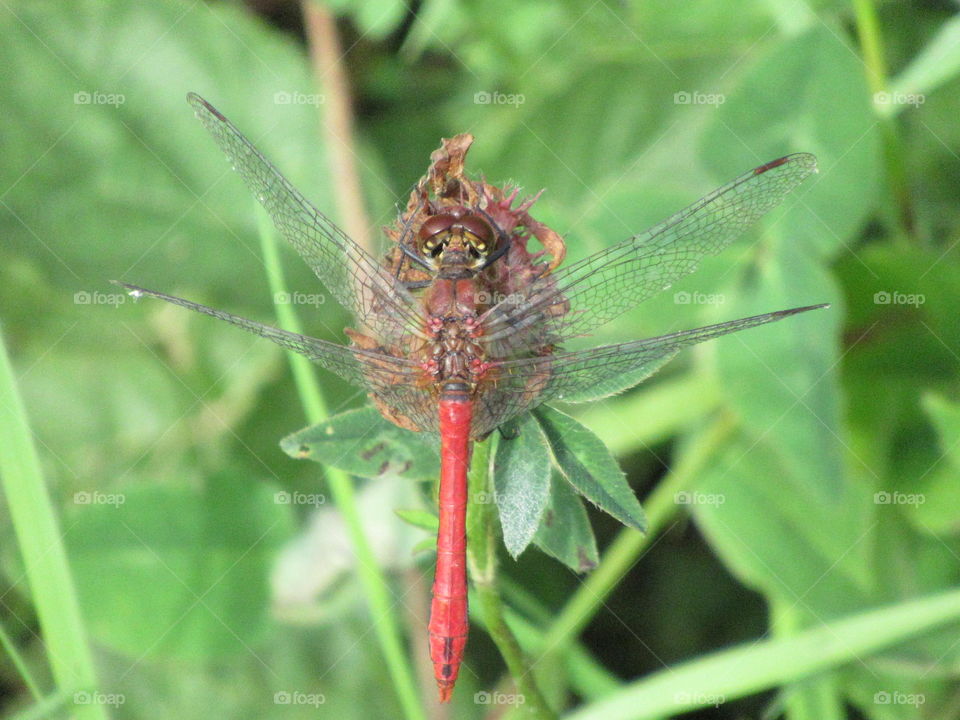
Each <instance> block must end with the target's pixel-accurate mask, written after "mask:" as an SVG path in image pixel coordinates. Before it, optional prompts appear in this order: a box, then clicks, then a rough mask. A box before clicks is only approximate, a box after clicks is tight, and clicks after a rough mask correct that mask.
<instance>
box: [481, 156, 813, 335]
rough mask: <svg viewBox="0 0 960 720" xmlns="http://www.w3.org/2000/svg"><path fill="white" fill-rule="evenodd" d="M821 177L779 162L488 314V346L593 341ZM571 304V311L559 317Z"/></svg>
mask: <svg viewBox="0 0 960 720" xmlns="http://www.w3.org/2000/svg"><path fill="white" fill-rule="evenodd" d="M816 171H817V160H816V158H815V157H814V156H813V155H810V154H807V153H798V154H795V155H787V156H786V157H782V158H779V159H777V160H773V161H771V162H768V163H766V164H765V165H761V166H760V167H757V168H754V169H753V170H751V171H749V172H747V173H744V174H743V175H741V176H740V177H738V178H736V179H735V180H733V181H731V182H729V183H727V184H726V185H724V186H723V187H721V188H718V189H717V190H714V191H713V192H712V193H710V194H709V195H707V196H706V197H704V198H702V199H700V200H699V201H697V202H696V203H694V204H693V205H691V206H690V207H688V208H686V209H685V210H681V211H680V212H678V213H677V214H676V215H674V216H672V217H671V218H669V219H667V220H665V221H664V222H662V223H660V224H659V225H656V226H654V227H652V228H650V229H649V230H647V231H646V232H643V233H641V234H639V235H635V236H634V237H631V238H629V239H627V240H625V241H623V242H621V243H619V244H617V245H614V246H612V247H610V248H607V249H605V250H601V251H600V252H597V253H595V254H593V255H591V256H590V257H587V258H584V259H583V260H581V261H579V262H577V263H574V264H572V265H569V266H567V267H566V268H561V269H560V270H558V271H557V272H555V273H552V274H551V275H547V276H545V277H543V278H540V279H538V280H535V281H534V282H533V283H531V285H530V288H529V290H528V292H527V295H526V297H525V298H524V300H523V301H521V302H517V301H516V298H512V299H511V300H512V301H511V302H510V303H502V304H500V305H497V306H496V307H494V308H493V309H492V310H491V311H490V312H489V313H488V315H487V317H486V319H485V321H484V328H485V333H486V337H487V340H488V341H489V342H492V343H499V345H498V346H497V347H500V348H504V350H507V351H509V350H510V349H519V348H522V347H524V346H537V345H547V344H555V343H558V342H561V341H562V340H564V339H566V338H571V337H576V336H581V335H586V334H589V333H590V332H591V331H592V330H594V329H595V328H597V327H599V326H600V325H602V324H604V323H605V322H607V321H609V320H611V319H613V318H615V317H617V316H618V315H620V314H621V313H623V312H625V311H627V310H629V309H631V308H633V307H634V306H636V305H637V304H638V303H640V302H642V301H644V300H646V299H647V298H649V297H651V296H653V295H655V294H657V293H659V292H661V291H662V290H665V289H666V288H667V287H669V286H670V285H671V284H672V283H673V282H675V281H676V280H677V279H679V278H681V277H683V276H684V275H687V274H689V273H691V272H693V271H694V270H695V269H696V267H697V264H698V263H699V262H700V260H701V259H702V258H703V257H704V256H705V255H713V254H716V253H719V252H720V251H721V250H723V249H724V248H726V247H727V246H728V245H729V244H730V243H731V242H733V240H734V239H736V238H737V236H739V235H740V234H741V233H742V232H743V231H744V230H746V229H747V227H749V226H750V225H752V224H753V223H754V222H755V221H756V220H757V219H759V218H760V217H761V216H762V215H764V214H765V213H766V212H768V211H769V210H771V209H772V208H774V207H776V206H777V205H779V204H780V202H781V201H782V200H783V199H784V197H785V196H786V195H787V193H789V192H790V191H791V190H793V189H794V188H795V187H796V186H797V185H799V184H800V183H801V182H802V181H803V180H804V178H806V177H808V176H809V175H810V174H812V173H814V172H816ZM565 303H569V310H559V309H560V308H566V305H565Z"/></svg>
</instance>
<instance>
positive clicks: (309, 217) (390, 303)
mask: <svg viewBox="0 0 960 720" xmlns="http://www.w3.org/2000/svg"><path fill="white" fill-rule="evenodd" d="M187 100H188V101H189V102H190V104H191V105H192V106H193V109H194V111H195V112H196V115H197V117H198V118H199V119H200V122H202V123H203V126H204V127H205V128H206V129H207V130H208V131H209V132H210V134H211V135H212V136H213V139H214V140H215V141H216V143H217V145H219V146H220V149H221V150H223V152H224V154H226V156H227V158H228V159H229V160H230V163H231V164H232V165H233V167H234V169H235V170H236V171H237V172H238V173H239V174H240V177H241V178H243V181H244V183H246V185H247V187H248V188H249V189H250V190H251V192H253V194H254V195H255V196H256V198H257V200H258V201H259V202H260V204H261V205H263V207H264V208H266V210H267V212H268V213H269V215H270V217H271V218H272V219H273V222H274V224H275V225H276V226H277V229H278V230H279V231H280V233H281V234H282V235H283V237H284V238H286V239H287V241H288V242H289V243H290V244H291V245H293V247H294V249H295V250H296V251H297V252H298V253H299V254H300V257H302V258H303V260H304V261H305V262H306V263H307V264H308V265H309V266H310V267H311V269H312V270H313V272H314V273H316V275H317V277H318V278H320V281H321V282H322V283H323V285H324V287H326V289H327V290H328V291H329V292H330V293H331V294H333V296H334V297H335V298H336V299H337V301H338V302H339V303H340V304H341V305H342V306H343V307H345V308H346V309H347V310H349V311H351V312H352V313H353V314H354V316H355V317H356V318H357V320H358V321H359V323H361V324H362V325H364V326H366V327H368V328H369V329H370V330H372V331H373V332H374V333H375V334H376V335H377V336H378V337H379V338H380V339H381V340H383V341H384V342H386V343H387V344H392V343H394V342H396V341H397V340H398V339H399V338H400V336H402V335H403V334H404V333H405V332H407V331H408V330H410V329H416V330H417V331H419V330H420V329H421V328H422V327H423V320H422V317H421V313H420V310H419V306H418V304H417V302H416V301H415V300H414V298H413V297H412V296H411V295H410V293H409V292H408V291H407V290H406V289H405V288H404V287H403V286H401V285H400V284H399V283H398V282H396V280H395V279H394V278H393V277H392V276H391V275H390V274H389V273H387V272H385V271H383V270H382V269H381V268H380V265H379V263H377V261H376V260H374V258H373V257H372V256H370V255H369V254H368V253H367V252H366V251H365V250H364V249H363V248H361V247H360V246H359V245H357V244H356V243H355V242H354V241H353V240H351V239H350V238H349V237H348V236H347V235H346V233H344V232H343V231H342V230H340V228H338V227H337V226H336V225H335V224H334V223H333V222H332V221H331V220H330V219H329V218H327V217H326V216H325V215H323V213H321V212H320V211H318V210H317V209H316V208H315V207H313V205H311V204H310V203H309V202H308V201H307V200H306V199H305V198H304V197H303V195H301V194H300V192H299V191H298V190H297V189H296V188H294V187H293V185H291V184H290V183H289V182H288V181H287V179H286V178H284V177H283V175H282V174H281V173H280V171H279V170H277V169H276V168H275V167H274V166H273V165H272V164H271V163H270V161H269V160H267V159H266V158H265V157H264V156H263V155H262V154H261V153H260V151H258V150H257V149H256V148H255V147H254V146H253V143H251V142H250V141H249V140H247V138H246V137H244V135H243V133H241V132H240V131H239V130H238V129H237V128H236V127H235V126H234V125H233V123H231V122H230V121H229V120H228V119H227V118H226V117H224V116H223V115H222V114H221V113H220V112H219V111H218V110H217V109H216V108H214V107H213V106H212V105H211V104H210V103H208V102H207V101H206V100H204V99H203V98H202V97H200V96H199V95H195V94H194V93H190V94H189V95H188V96H187Z"/></svg>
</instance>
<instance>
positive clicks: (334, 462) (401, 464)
mask: <svg viewBox="0 0 960 720" xmlns="http://www.w3.org/2000/svg"><path fill="white" fill-rule="evenodd" d="M280 447H281V448H283V451H284V452H285V453H287V454H288V455H289V456H290V457H294V458H298V459H299V458H307V459H310V460H313V461H315V462H318V463H323V464H325V465H330V466H332V467H336V468H340V469H341V470H344V471H346V472H348V473H350V474H351V475H358V476H360V477H367V478H375V477H380V476H382V475H395V476H402V477H406V478H410V479H412V480H434V479H436V477H437V476H438V475H439V473H440V456H439V454H438V453H437V442H436V438H435V437H434V436H432V435H426V434H424V433H414V432H410V431H409V430H404V429H403V428H399V427H397V426H396V425H394V424H393V423H391V422H389V421H388V420H386V419H384V417H383V416H382V415H381V414H380V413H379V412H377V410H376V409H375V408H373V407H365V408H360V409H358V410H350V411H348V412H345V413H341V414H339V415H335V416H334V417H332V418H330V419H328V420H325V421H324V422H322V423H318V424H317V425H313V426H311V427H308V428H305V429H303V430H300V431H298V432H295V433H293V434H292V435H288V436H287V437H285V438H284V439H283V440H282V441H281V442H280Z"/></svg>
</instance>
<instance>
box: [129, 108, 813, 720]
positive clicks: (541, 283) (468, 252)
mask: <svg viewBox="0 0 960 720" xmlns="http://www.w3.org/2000/svg"><path fill="white" fill-rule="evenodd" d="M187 99H188V102H189V103H190V104H191V105H192V106H193V109H194V111H195V113H196V115H197V117H198V118H199V120H200V121H201V123H202V124H203V125H204V127H205V128H206V129H207V131H209V133H210V135H211V136H212V137H213V139H214V141H215V142H216V144H217V145H218V146H219V147H220V149H221V150H222V151H223V152H224V153H225V154H226V156H227V158H228V160H229V161H230V162H231V163H232V165H233V168H234V169H235V170H236V172H237V173H239V175H240V177H241V178H242V180H243V181H244V183H245V184H246V185H247V187H248V188H249V190H250V191H251V192H252V193H253V194H254V195H255V196H256V198H257V200H258V201H259V202H260V203H261V204H262V205H263V207H264V208H265V209H266V211H267V213H268V214H269V215H270V217H271V218H272V220H273V222H274V224H275V225H276V227H277V229H278V230H279V232H280V234H281V235H282V236H283V237H284V238H285V239H286V240H287V241H288V242H289V243H290V244H291V245H292V246H293V248H294V249H295V250H296V252H297V253H298V254H299V255H300V256H301V257H302V259H303V260H304V261H305V262H306V263H307V264H308V265H309V266H310V268H312V270H313V271H314V273H315V274H316V276H317V277H318V279H319V280H320V281H321V282H322V283H323V285H324V286H325V287H326V289H327V290H328V291H329V292H330V293H331V294H332V295H333V296H334V297H335V298H336V299H337V301H338V302H339V304H341V305H342V306H343V307H344V308H346V309H347V310H348V311H350V312H351V313H352V315H353V318H354V320H355V322H356V324H357V326H358V328H361V329H346V330H345V332H346V334H347V335H348V336H349V338H350V340H351V342H350V343H349V344H340V343H336V342H329V341H326V340H322V339H318V338H313V337H308V336H305V335H300V334H296V333H292V332H288V331H286V330H282V329H279V328H276V327H272V326H269V325H265V324H262V323H259V322H255V321H253V320H248V319H246V318H243V317H239V316H237V315H234V314H232V313H229V312H225V311H222V310H217V309H214V308H211V307H207V306H205V305H200V304H198V303H195V302H191V301H190V300H185V299H183V298H180V297H175V296H173V295H168V294H166V293H162V292H158V291H154V290H148V289H145V288H142V287H138V286H136V285H131V284H127V283H122V282H118V283H117V284H119V285H122V286H124V287H125V288H126V289H127V290H128V291H129V292H130V293H131V294H132V295H134V296H135V297H141V296H150V297H154V298H159V299H160V300H164V301H166V302H169V303H173V304H174V305H178V306H181V307H184V308H187V309H189V310H193V311H196V312H198V313H202V314H204V315H209V316H212V317H214V318H218V319H220V320H224V321H226V322H228V323H231V324H233V325H236V326H237V327H239V328H242V329H243V330H246V331H248V332H251V333H253V334H255V335H257V336H260V337H263V338H266V339H267V340H271V341H273V342H274V343H276V344H278V345H280V346H282V347H284V348H286V349H288V350H292V351H294V352H296V353H300V354H302V355H305V356H306V357H307V358H309V359H310V360H312V361H313V362H315V363H317V364H318V365H320V366H321V367H323V368H325V369H326V370H328V371H330V372H332V373H334V374H335V375H338V376H339V377H341V378H342V379H344V380H346V381H347V382H348V383H352V384H354V385H356V386H358V387H360V388H363V389H364V390H365V391H366V392H367V393H368V394H369V396H370V398H371V399H372V400H373V402H374V403H375V404H376V406H377V408H378V409H379V410H380V412H381V413H382V414H383V415H384V417H386V418H387V419H388V420H390V421H392V422H394V423H395V424H397V425H399V426H401V427H404V428H407V429H409V430H415V431H422V432H426V433H432V434H434V435H437V436H439V444H440V457H441V470H440V478H439V491H438V509H439V529H438V534H437V544H436V548H437V550H436V568H435V575H434V583H433V596H432V600H431V609H430V619H429V623H428V633H429V647H430V656H431V661H432V663H433V666H434V671H435V676H436V682H437V687H438V692H439V699H440V701H441V702H446V701H449V700H450V698H451V695H452V693H453V688H454V685H455V683H456V680H457V676H458V673H459V670H460V666H461V663H462V658H463V654H464V648H465V646H466V642H467V635H468V624H467V575H466V506H467V468H468V465H469V462H470V456H471V449H472V444H473V443H474V442H476V441H479V440H482V439H484V438H485V437H486V436H488V435H489V434H490V433H491V432H493V431H494V430H496V429H498V428H501V429H502V428H503V426H505V424H507V423H509V422H510V421H511V420H514V419H517V418H519V417H520V416H521V415H523V414H524V413H526V412H528V411H531V410H533V409H534V408H536V407H537V406H538V405H540V404H542V403H546V402H549V401H557V400H564V399H567V398H575V397H576V396H577V394H578V393H582V392H584V391H591V392H592V393H593V394H594V395H596V394H597V392H598V391H604V390H605V389H606V390H608V391H609V393H612V392H616V391H619V390H621V389H624V387H627V386H630V385H633V384H637V383H639V382H640V381H641V380H643V379H645V378H646V377H648V376H649V375H651V374H652V373H653V372H655V371H656V370H658V369H659V368H660V367H661V366H663V365H664V364H665V363H666V362H667V361H668V360H670V359H671V358H673V357H674V356H675V355H676V354H677V353H678V352H680V350H682V349H683V348H686V347H689V346H691V345H694V344H697V343H701V342H704V341H707V340H711V339H714V338H718V337H721V336H723V335H727V334H729V333H733V332H738V331H741V330H746V329H748V328H754V327H757V326H760V325H765V324H767V323H771V322H775V321H778V320H782V319H784V318H787V317H790V316H792V315H797V314H799V313H804V312H807V311H810V310H814V309H818V308H823V307H827V305H823V304H821V305H810V306H804V307H795V308H791V309H787V310H778V311H775V312H768V313H765V314H762V315H755V316H752V317H746V318H740V319H737V320H731V321H728V322H722V323H719V324H714V325H708V326H706V327H699V328H695V329H690V330H683V331H680V332H673V333H670V334H667V335H661V336H659V337H653V338H648V339H642V340H633V341H629V342H623V343H618V344H612V345H603V346H600V347H593V348H589V349H584V350H565V349H563V343H564V342H565V341H568V340H570V339H572V338H578V337H582V336H585V335H588V334H589V333H590V332H592V331H593V330H595V329H596V328H598V327H600V326H601V325H603V324H605V323H607V322H609V321H610V320H612V319H614V318H616V317H617V316H619V315H620V314H622V313H623V312H625V311H627V310H629V309H631V308H633V307H634V306H636V305H637V304H638V303H640V302H642V301H644V300H646V299H647V298H649V297H651V296H653V295H655V294H657V293H659V292H660V291H662V290H664V289H666V288H667V287H669V286H670V285H671V284H672V283H674V282H675V281H677V280H678V279H680V278H681V277H683V276H685V275H687V274H689V273H691V272H693V270H694V269H695V268H696V266H697V264H698V262H699V261H700V260H701V259H703V258H704V257H705V256H707V255H713V254H716V253H719V252H720V251H721V250H723V249H724V248H725V247H727V246H728V245H729V244H730V243H731V242H733V240H734V239H735V238H737V237H738V236H739V235H740V234H741V233H742V232H743V231H744V230H746V229H747V228H748V227H749V226H750V225H751V224H753V223H754V222H755V221H756V220H758V219H759V218H760V217H761V216H762V215H764V214H765V213H766V212H768V211H769V210H771V209H772V208H774V207H775V206H777V205H779V204H780V203H781V202H782V201H783V200H784V198H785V197H786V196H787V195H788V194H789V193H790V192H791V191H792V190H794V188H796V187H797V186H798V185H799V184H800V183H801V182H802V181H803V180H804V179H805V178H807V177H808V176H810V175H811V174H812V173H814V172H816V170H817V163H816V158H815V157H814V156H813V155H810V154H806V153H798V154H793V155H787V156H785V157H781V158H778V159H776V160H771V161H770V162H767V163H764V164H762V165H760V166H759V167H756V168H754V169H752V170H749V171H747V172H746V173H744V174H742V175H740V176H739V177H737V178H735V179H733V180H732V181H730V182H728V183H727V184H726V185H724V186H722V187H720V188H718V189H717V190H714V191H713V192H711V193H710V194H708V195H706V196H705V197H703V198H702V199H700V200H698V201H697V202H695V203H693V204H692V205H690V206H689V207H687V208H686V209H683V210H681V211H679V212H677V213H676V214H675V215H673V216H672V217H670V218H668V219H667V220H665V221H663V222H661V223H660V224H658V225H656V226H654V227H652V228H650V229H649V230H646V231H645V232H642V233H640V234H637V235H634V236H632V237H629V238H627V239H626V240H623V241H622V242H619V243H618V244H614V245H612V246H609V247H607V248H605V249H602V250H600V251H599V252H596V253H594V254H592V255H589V256H587V257H585V258H584V259H582V260H579V261H578V262H574V263H571V264H568V265H563V263H562V260H563V255H564V252H565V247H564V241H563V240H562V239H561V238H560V236H559V235H558V234H556V233H555V232H554V231H552V230H551V229H550V228H548V227H547V226H545V225H543V224H541V223H538V222H537V221H536V220H534V219H533V218H532V217H531V216H530V214H529V212H528V211H529V209H530V206H531V205H532V200H529V201H525V202H521V203H519V204H516V203H515V198H516V190H515V189H514V192H512V193H511V192H508V191H507V190H504V189H501V188H497V187H495V186H492V185H489V184H487V183H486V181H480V182H474V181H472V180H470V179H469V176H467V175H464V174H463V172H462V170H463V167H462V166H463V158H464V155H465V153H466V148H468V147H469V145H470V143H471V142H472V140H473V138H472V136H470V135H467V134H463V135H458V136H456V137H455V138H453V139H451V140H445V141H444V146H443V147H442V148H441V150H440V151H437V152H435V153H434V154H433V155H432V156H431V158H432V160H433V164H432V165H431V171H430V173H429V174H428V177H425V179H424V180H422V181H421V182H420V183H419V184H418V186H417V188H415V190H414V191H413V192H412V193H411V199H410V201H409V202H408V205H407V209H406V211H405V212H403V213H402V214H401V215H400V217H399V219H398V221H397V223H396V224H395V225H394V226H393V229H392V230H389V231H388V236H389V237H390V238H391V239H393V240H394V241H395V242H394V245H393V247H392V248H391V250H390V252H389V253H387V255H386V256H385V257H384V258H381V259H378V258H376V257H374V256H373V255H372V254H371V253H370V252H368V251H367V250H365V249H364V248H362V247H361V246H360V245H358V244H357V243H356V242H354V241H353V240H352V239H351V238H350V237H348V236H347V234H346V233H344V232H343V231H342V230H340V228H338V227H337V226H336V224H334V223H333V222H332V221H331V220H330V219H329V218H328V217H327V216H326V215H324V214H323V213H321V212H320V211H319V210H317V209H316V208H315V207H314V206H313V205H312V204H311V203H310V202H309V201H308V200H307V199H306V198H304V196H303V195H302V194H301V193H300V192H298V191H297V189H296V188H294V187H293V185H292V184H291V183H290V182H288V181H287V180H286V178H284V176H283V175H282V174H281V173H280V171H279V170H277V168H275V167H274V166H273V165H272V164H271V163H270V162H269V161H268V160H267V159H266V158H265V157H264V155H263V154H262V153H261V152H260V151H259V150H257V148H256V147H254V145H253V144H252V143H251V142H250V141H249V140H248V139H247V138H246V137H244V135H243V134H242V133H241V132H240V130H238V129H237V128H236V126H234V124H233V123H231V122H230V121H229V120H228V119H227V118H226V117H225V116H224V115H223V114H222V113H220V112H219V111H218V110H217V109H215V108H214V107H213V106H212V105H211V104H210V103H208V102H207V101H206V100H204V99H203V98H201V97H200V96H198V95H196V94H193V93H191V94H190V95H188V98H187ZM534 199H536V198H534ZM531 237H535V238H536V239H538V240H540V241H541V242H542V244H543V246H544V250H542V251H540V252H539V253H531V252H529V251H527V249H526V243H527V241H528V240H529V239H530V238H531ZM623 378H628V379H629V382H626V384H625V381H624V380H623ZM504 437H507V435H506V434H504ZM505 441H506V440H505Z"/></svg>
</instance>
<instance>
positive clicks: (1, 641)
mask: <svg viewBox="0 0 960 720" xmlns="http://www.w3.org/2000/svg"><path fill="white" fill-rule="evenodd" d="M0 645H2V646H3V649H4V650H5V651H6V653H7V655H9V656H10V661H11V662H12V663H13V666H14V667H15V668H16V669H17V672H18V673H20V677H21V678H22V679H23V684H24V685H26V686H27V690H29V691H30V694H31V695H33V699H34V700H38V701H39V700H42V699H43V693H42V692H41V691H40V686H39V685H38V684H37V681H36V680H34V679H33V673H31V672H30V668H29V667H27V663H26V662H25V661H24V659H23V655H21V654H20V651H19V650H18V649H17V646H16V645H15V644H14V642H13V640H12V639H11V638H10V635H9V633H7V630H6V628H5V627H3V624H2V623H0Z"/></svg>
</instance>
